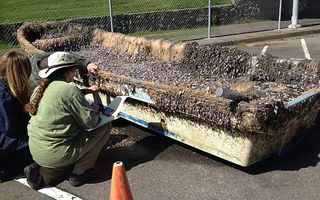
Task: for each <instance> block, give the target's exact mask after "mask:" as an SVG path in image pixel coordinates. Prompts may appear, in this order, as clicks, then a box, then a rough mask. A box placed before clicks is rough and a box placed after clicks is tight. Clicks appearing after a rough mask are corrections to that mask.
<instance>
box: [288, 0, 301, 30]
mask: <svg viewBox="0 0 320 200" xmlns="http://www.w3.org/2000/svg"><path fill="white" fill-rule="evenodd" d="M298 11H299V0H293V7H292V17H291V23H292V24H290V25H289V28H299V27H301V26H300V25H299V24H298Z"/></svg>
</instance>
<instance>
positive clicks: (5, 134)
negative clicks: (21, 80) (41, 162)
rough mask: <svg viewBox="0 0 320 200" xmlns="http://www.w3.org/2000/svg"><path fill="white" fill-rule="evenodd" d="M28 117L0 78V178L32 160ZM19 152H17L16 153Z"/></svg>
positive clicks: (15, 171)
mask: <svg viewBox="0 0 320 200" xmlns="http://www.w3.org/2000/svg"><path fill="white" fill-rule="evenodd" d="M29 119H30V117H29V115H28V114H27V113H26V112H24V111H23V108H22V105H21V103H20V102H19V101H18V99H16V98H15V97H14V96H13V95H12V94H11V93H10V92H9V89H8V85H7V83H6V81H4V80H0V178H1V179H2V178H3V176H5V177H8V178H11V177H12V176H15V175H16V174H17V173H18V172H19V171H20V170H21V169H23V168H24V167H25V166H26V165H28V164H30V163H31V162H32V160H31V156H30V152H29V147H28V135H27V124H28V121H29ZM18 152H19V153H18Z"/></svg>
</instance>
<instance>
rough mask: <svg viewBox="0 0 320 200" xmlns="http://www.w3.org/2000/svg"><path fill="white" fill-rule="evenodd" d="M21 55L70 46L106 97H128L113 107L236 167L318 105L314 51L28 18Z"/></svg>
mask: <svg viewBox="0 0 320 200" xmlns="http://www.w3.org/2000/svg"><path fill="white" fill-rule="evenodd" d="M17 37H18V41H19V43H20V46H21V48H22V49H23V50H24V51H25V52H26V53H27V54H29V55H33V54H36V53H39V52H43V51H58V50H59V51H61V50H63V51H76V52H78V53H79V54H81V55H83V56H85V57H87V58H88V59H91V60H92V61H93V62H95V63H97V64H98V65H99V66H100V67H101V69H102V70H101V71H100V72H99V73H98V74H97V75H90V77H89V83H90V84H100V86H101V88H102V90H103V93H104V94H106V95H109V96H111V97H115V96H123V95H127V96H131V97H134V98H135V99H138V101H136V100H134V99H133V100H128V101H126V102H125V103H124V106H123V109H122V111H121V112H120V113H119V116H120V117H122V118H124V119H126V120H129V121H131V122H133V123H136V124H139V125H141V126H143V127H146V128H149V129H151V130H153V131H155V132H157V133H159V134H162V135H164V136H167V137H170V138H172V139H174V140H177V141H179V142H182V143H185V144H187V145H190V146H192V147H194V148H197V149H200V150H202V151H204V152H207V153H209V154H212V155H215V156H218V157H220V158H223V159H225V160H228V161H230V162H232V163H236V164H238V165H241V166H249V165H251V164H253V163H256V162H258V161H260V160H262V159H264V158H267V157H269V156H270V155H272V154H277V153H280V154H281V153H283V152H285V151H286V150H287V149H288V146H289V145H290V144H291V142H292V141H293V140H296V138H299V137H300V136H302V135H303V133H304V130H305V129H306V128H308V127H310V126H312V125H313V123H314V121H315V119H316V117H317V115H318V113H319V108H320V101H319V98H320V95H319V92H320V89H319V82H318V80H319V75H320V71H319V67H320V64H319V63H320V62H319V61H317V60H298V59H279V58H276V57H273V56H262V57H260V56H253V55H250V54H248V53H246V52H242V51H240V50H237V49H232V48H228V47H221V46H213V45H207V46H199V45H198V44H196V43H180V42H176V43H175V42H170V41H164V40H147V39H145V38H139V37H132V36H126V35H123V34H120V33H110V32H106V31H104V30H101V29H97V28H92V27H83V26H81V25H77V24H71V23H67V22H45V23H36V22H29V23H25V24H24V25H22V26H21V27H20V28H19V30H18V32H17Z"/></svg>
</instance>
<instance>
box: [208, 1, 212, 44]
mask: <svg viewBox="0 0 320 200" xmlns="http://www.w3.org/2000/svg"><path fill="white" fill-rule="evenodd" d="M208 38H211V0H209V2H208Z"/></svg>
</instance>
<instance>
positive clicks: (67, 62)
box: [38, 52, 79, 78]
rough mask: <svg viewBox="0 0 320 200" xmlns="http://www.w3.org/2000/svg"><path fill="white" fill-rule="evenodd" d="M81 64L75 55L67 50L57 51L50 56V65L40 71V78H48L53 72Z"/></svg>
mask: <svg viewBox="0 0 320 200" xmlns="http://www.w3.org/2000/svg"><path fill="white" fill-rule="evenodd" d="M75 66H79V64H78V63H77V62H76V59H75V57H74V56H73V55H72V54H70V53H67V52H55V53H53V54H51V55H50V56H49V57H48V67H47V68H44V69H42V70H40V71H39V73H38V74H39V77H40V78H48V77H49V76H50V75H51V74H52V73H53V72H55V71H57V70H59V69H61V68H66V67H75Z"/></svg>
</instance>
